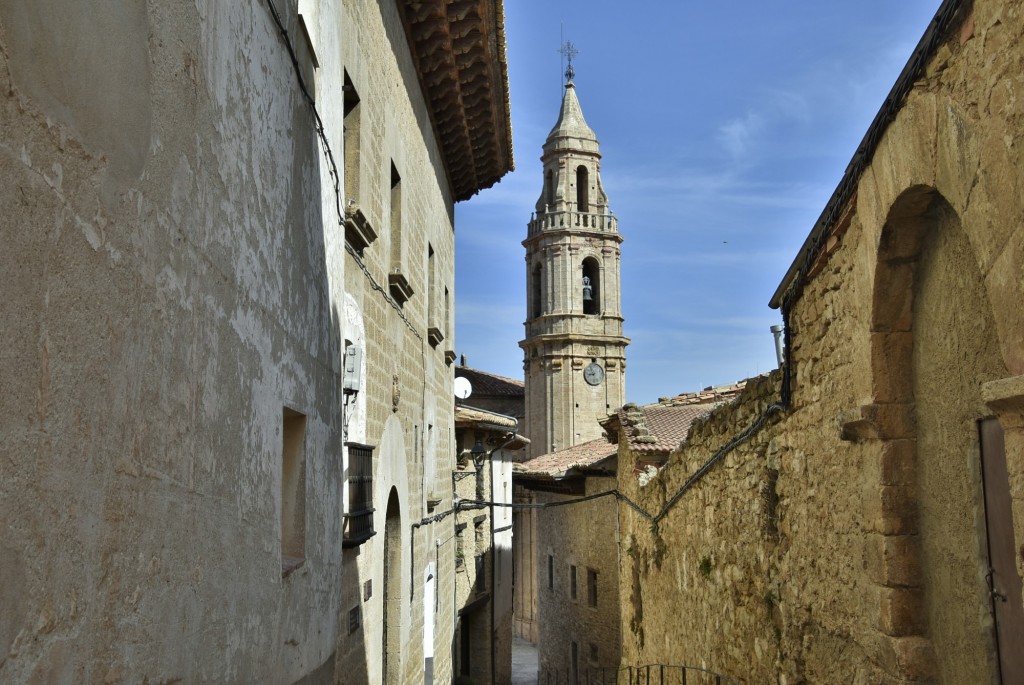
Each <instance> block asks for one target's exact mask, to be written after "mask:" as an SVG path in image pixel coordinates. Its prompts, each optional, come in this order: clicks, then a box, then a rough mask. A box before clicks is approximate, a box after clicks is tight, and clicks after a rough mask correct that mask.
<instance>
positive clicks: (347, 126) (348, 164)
mask: <svg viewBox="0 0 1024 685" xmlns="http://www.w3.org/2000/svg"><path fill="white" fill-rule="evenodd" d="M343 107H344V120H343V122H342V129H343V131H344V138H345V168H344V173H345V197H347V198H348V199H349V200H350V201H351V202H356V203H358V202H359V142H360V141H359V134H360V130H359V129H360V118H361V115H362V110H361V108H360V106H359V93H357V92H356V87H355V86H354V85H352V79H350V78H349V76H348V72H345V86H344V105H343Z"/></svg>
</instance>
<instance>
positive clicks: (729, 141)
mask: <svg viewBox="0 0 1024 685" xmlns="http://www.w3.org/2000/svg"><path fill="white" fill-rule="evenodd" d="M764 127H765V121H764V117H763V116H761V115H760V114H758V113H756V112H747V113H746V114H744V115H743V116H742V117H739V118H736V119H732V120H731V121H727V122H726V123H724V124H722V125H721V126H719V127H718V140H719V142H720V143H721V144H722V147H724V148H725V149H726V151H727V152H728V153H729V154H730V155H732V156H733V157H742V156H744V155H745V154H747V152H748V150H749V149H750V145H751V140H752V139H753V138H755V137H756V136H757V135H758V134H759V133H761V131H762V130H764Z"/></svg>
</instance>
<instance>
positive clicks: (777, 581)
mask: <svg viewBox="0 0 1024 685" xmlns="http://www.w3.org/2000/svg"><path fill="white" fill-rule="evenodd" d="M1022 10H1024V8H1022V6H1021V3H1019V2H996V1H994V0H993V1H985V0H978V1H976V2H973V3H956V2H949V3H945V4H944V5H943V7H942V9H940V13H939V21H937V22H936V23H935V27H934V28H933V29H931V33H930V34H929V36H927V37H926V38H929V40H926V41H925V42H923V43H922V47H921V48H920V49H919V51H918V53H916V54H915V57H914V58H913V59H912V64H911V66H908V70H909V71H908V72H907V74H908V75H907V76H905V77H904V78H903V79H902V82H903V83H906V84H907V86H909V88H908V90H907V91H906V92H905V93H901V92H899V91H894V92H895V93H896V94H897V95H898V97H895V96H894V97H895V99H894V100H893V102H891V103H890V104H891V106H887V107H886V108H884V109H883V112H888V113H890V114H891V119H887V118H885V117H882V116H881V115H880V118H879V120H878V121H876V124H875V125H874V126H873V129H872V132H870V133H869V135H868V137H866V139H865V146H864V147H863V148H862V149H861V150H860V151H858V154H857V157H855V160H854V163H853V164H852V165H851V169H852V170H853V171H854V172H855V173H852V175H849V174H848V180H844V184H843V185H842V186H841V187H840V190H838V191H837V194H836V197H837V198H839V200H838V201H833V203H832V204H830V206H829V207H828V208H827V209H826V212H824V213H823V217H822V221H821V223H820V224H819V225H818V226H816V227H815V230H814V232H812V236H811V238H809V240H808V244H807V246H805V250H804V251H803V252H802V253H801V255H800V256H799V257H798V260H797V262H796V264H795V265H794V269H793V270H791V272H790V274H789V275H788V276H787V279H786V280H785V281H784V283H783V285H782V286H780V289H779V292H778V293H776V297H775V299H774V302H775V303H776V304H783V305H784V306H785V307H786V309H787V323H788V327H789V329H788V340H789V345H788V350H787V353H788V355H789V360H790V366H789V367H788V370H789V372H790V375H789V376H788V382H789V384H790V385H789V390H790V393H791V395H790V396H791V401H790V404H789V406H788V407H787V410H786V412H785V413H784V414H783V415H780V416H779V417H778V418H777V419H775V423H773V424H772V425H771V426H770V427H768V428H766V429H764V430H762V431H761V432H759V433H757V434H756V435H755V436H754V437H753V438H752V439H751V440H750V441H749V442H748V443H746V444H744V445H743V446H741V447H739V448H738V449H736V450H734V451H733V452H732V453H730V454H729V455H728V456H727V457H726V458H725V459H724V460H723V461H722V462H720V463H719V464H718V465H717V466H716V467H715V468H714V469H713V470H712V471H711V472H710V473H709V474H708V475H707V476H706V477H705V478H704V479H703V480H701V481H700V482H698V483H697V484H696V485H695V486H694V488H693V489H692V490H691V491H690V492H689V493H687V495H686V496H685V497H683V498H682V499H681V500H680V502H679V504H678V505H677V506H676V507H675V509H674V510H673V511H672V512H671V513H670V514H669V515H667V516H666V517H665V518H664V519H663V521H662V522H661V523H660V524H659V526H658V530H657V533H656V534H653V535H652V533H651V531H650V530H649V529H648V524H647V522H646V521H644V520H643V519H641V518H640V517H635V516H634V517H624V519H623V521H624V523H623V539H624V542H623V544H624V545H625V546H626V548H627V549H630V548H631V549H632V550H633V552H632V553H630V554H629V555H627V556H624V558H623V566H622V572H621V577H622V584H623V585H622V587H623V589H622V593H623V597H624V601H626V602H627V603H626V605H625V607H624V612H623V637H624V645H623V662H624V663H639V662H676V663H678V662H685V663H695V664H707V665H709V666H711V667H713V668H714V669H715V670H718V671H721V672H725V673H730V674H734V675H737V676H740V677H741V678H742V679H744V680H745V681H748V682H780V683H783V682H785V683H794V682H822V683H825V682H870V683H905V682H942V683H960V682H980V681H986V682H987V681H988V679H990V678H994V677H996V674H997V673H998V671H999V669H1000V665H999V662H998V661H997V654H996V638H995V632H994V629H993V618H992V613H991V611H992V606H993V604H992V600H991V597H990V594H989V591H988V585H987V579H986V575H987V572H988V565H989V558H988V557H989V551H988V549H987V547H986V527H987V526H986V518H985V507H984V494H983V489H982V473H981V469H980V461H979V456H978V454H979V437H978V436H979V432H978V425H979V423H978V422H979V421H981V420H983V419H985V418H986V417H990V416H995V418H997V419H998V420H999V422H1000V423H1001V425H1002V428H1003V430H1004V431H1005V433H1006V462H1007V467H1008V471H1009V488H1010V494H1011V496H1012V501H1013V514H1012V517H1013V518H1012V522H1013V529H1014V535H1015V542H1014V544H1013V549H1014V550H1017V551H1016V552H1015V557H1016V559H1015V564H1016V569H1017V578H1016V579H1014V578H1006V577H1005V576H1004V577H1003V579H1002V580H1001V581H1000V582H1003V583H1007V584H1008V585H1010V586H1012V584H1013V581H1014V580H1016V581H1017V582H1018V583H1019V576H1020V572H1021V569H1022V559H1021V555H1020V551H1019V550H1020V549H1021V543H1022V541H1024V513H1022V511H1024V503H1022V501H1021V500H1022V498H1024V487H1022V483H1024V453H1022V452H1021V438H1020V430H1021V429H1020V426H1021V420H1020V411H1021V406H1022V401H1021V400H1020V396H1021V395H1020V392H1021V389H1022V387H1021V386H1022V384H1021V382H1020V380H1019V379H1020V376H1021V375H1022V374H1024V310H1022V308H1021V307H1020V302H1021V301H1024V299H1022V294H1024V293H1022V292H1021V290H1022V279H1021V273H1022V264H1024V223H1022V216H1024V204H1022V202H1021V199H1020V198H1021V197H1022V194H1021V190H1022V188H1021V182H1022V180H1021V179H1022V174H1021V169H1022V168H1024V159H1022V157H1021V154H1022V153H1021V142H1022V141H1021V138H1022V135H1024V125H1022V124H1024V98H1022V95H1024V83H1022V80H1021V76H1020V74H1021V73H1022V72H1024V63H1022V62H1024V52H1022V50H1021V48H1020V44H1021V42H1020V41H1021V38H1022V36H1021V32H1022V29H1021V26H1022V22H1021V21H1020V19H1021V14H1022ZM932 35H934V39H933V40H932V39H930V38H931V36H932ZM819 236H821V238H820V239H819ZM815 244H817V245H818V246H819V248H820V249H817V248H815ZM805 255H809V257H808V258H807V259H806V260H805V259H804V256H805ZM801 263H807V264H809V265H810V268H809V269H808V270H806V271H804V272H801V270H800V269H799V265H800V264H801ZM794 288H797V289H802V290H793V289H794ZM789 292H798V296H795V297H792V296H788V295H787V293H789ZM776 383H777V382H776V381H774V380H771V381H770V380H764V381H761V382H760V383H757V384H754V385H753V386H751V387H750V388H749V389H748V392H747V394H746V395H745V396H744V397H743V398H742V399H740V400H739V402H738V403H737V404H736V405H734V406H732V407H730V408H727V409H723V410H719V411H718V412H716V413H715V414H714V415H712V416H711V417H710V418H709V419H707V420H706V421H705V422H703V423H701V424H699V425H698V426H696V427H695V428H694V429H693V431H692V432H691V435H690V437H689V439H688V441H687V443H686V444H685V445H684V446H683V447H682V449H681V450H679V451H678V452H677V453H675V454H673V456H672V458H671V460H670V462H669V464H668V465H667V466H666V468H665V469H664V470H663V471H662V472H661V474H660V475H659V477H658V478H657V479H655V480H654V481H652V482H651V484H650V485H647V486H646V487H644V488H639V487H638V486H637V485H636V484H631V483H630V482H629V481H630V480H631V479H632V475H631V474H630V473H629V469H628V468H620V472H619V473H620V478H619V487H620V489H622V490H623V492H624V493H626V494H629V493H631V492H632V493H634V494H635V497H636V498H637V500H638V501H639V502H641V503H642V504H644V506H645V508H647V509H648V510H649V511H650V510H656V509H657V506H658V503H659V501H660V499H661V498H663V497H664V496H665V495H664V493H666V492H667V493H669V494H671V493H672V492H673V491H674V489H675V488H676V487H677V486H678V484H680V483H681V482H682V481H683V480H685V478H686V477H687V476H688V475H689V473H691V472H692V470H693V469H694V468H695V465H698V464H700V463H703V461H704V460H705V459H706V458H707V457H708V456H709V455H710V454H711V453H713V451H714V450H715V449H717V447H718V446H719V445H721V444H723V443H724V442H725V441H726V440H728V438H729V436H730V435H735V434H736V433H737V432H738V431H740V430H742V429H743V428H744V427H745V426H747V425H749V422H750V421H751V420H752V419H753V417H755V416H757V415H758V414H759V412H760V411H761V410H762V409H763V408H764V407H766V406H767V405H768V404H770V403H772V402H775V401H777V400H778V398H779V397H780V396H783V395H784V393H782V392H781V390H782V388H781V387H776ZM624 464H628V459H627V457H626V456H624V455H623V454H621V453H620V465H624ZM996 485H998V484H996V483H986V484H985V487H986V488H990V487H995V486H996ZM1003 487H1006V483H1004V484H1003ZM1017 587H1019V585H1018V586H1017ZM665 597H673V598H674V599H673V602H672V603H671V604H669V605H668V606H671V607H672V608H671V609H668V608H667V606H666V603H665V602H664V598H665ZM1020 601H1021V600H1020V597H1019V595H1018V596H1017V597H1016V598H1015V602H1016V603H1017V604H1016V609H1018V610H1019V609H1020V606H1019V603H1020ZM997 625H998V621H997ZM1014 639H1016V640H1017V642H1016V644H1015V643H1014ZM1007 640H1009V641H1008V642H1007ZM1000 647H1001V651H1002V652H1003V653H1004V654H1005V653H1008V652H1013V651H1017V652H1018V653H1019V647H1020V643H1019V634H1018V635H1017V636H1016V638H1014V637H1013V636H1012V635H1011V636H1009V637H1007V636H1002V642H1001V643H1000ZM1003 668H1005V665H1004V666H1003ZM1004 677H1005V676H1004Z"/></svg>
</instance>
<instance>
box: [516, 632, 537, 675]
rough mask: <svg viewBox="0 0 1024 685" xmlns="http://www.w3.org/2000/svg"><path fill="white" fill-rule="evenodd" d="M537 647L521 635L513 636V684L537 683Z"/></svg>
mask: <svg viewBox="0 0 1024 685" xmlns="http://www.w3.org/2000/svg"><path fill="white" fill-rule="evenodd" d="M536 683H537V648H536V647H534V646H533V645H532V644H530V643H529V642H527V641H526V640H524V639H523V638H521V637H513V638H512V685H536Z"/></svg>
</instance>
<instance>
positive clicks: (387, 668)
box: [382, 488, 402, 685]
mask: <svg viewBox="0 0 1024 685" xmlns="http://www.w3.org/2000/svg"><path fill="white" fill-rule="evenodd" d="M401 513H402V511H401V505H400V504H399V500H398V490H396V489H395V488H391V493H390V494H389V495H388V508H387V514H386V517H385V523H384V636H383V645H382V646H383V656H384V664H383V671H384V683H385V684H386V685H392V684H393V683H400V682H402V637H401V629H402V527H401V523H402V517H401Z"/></svg>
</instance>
